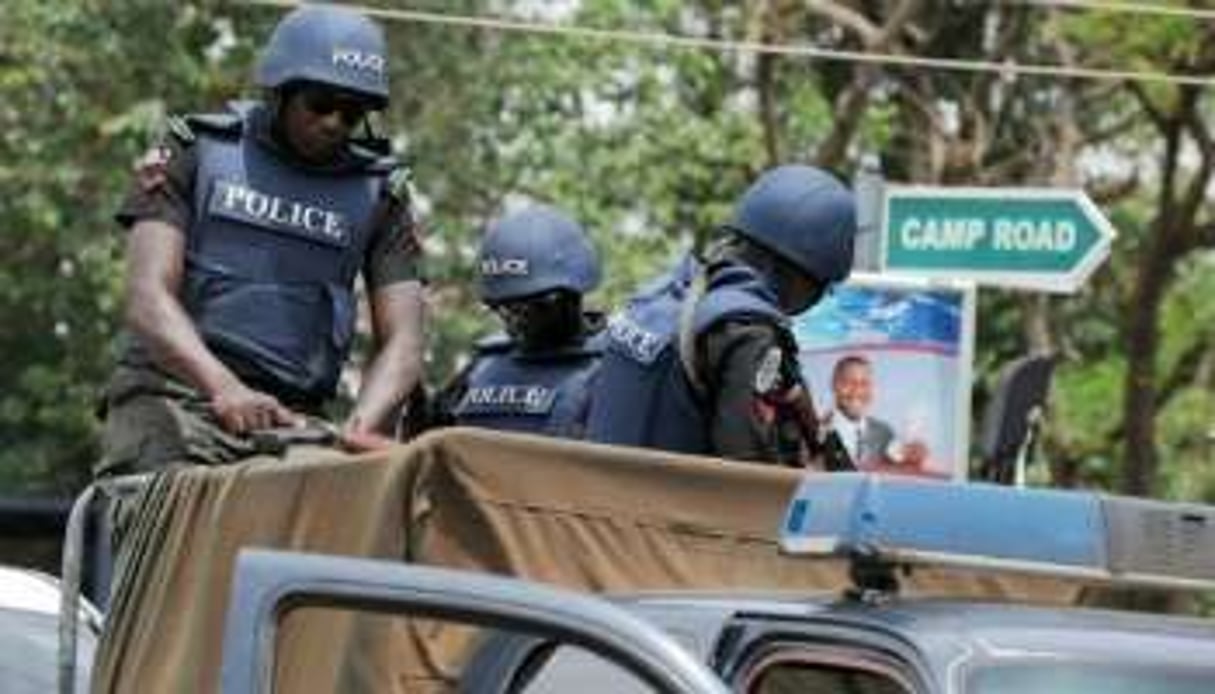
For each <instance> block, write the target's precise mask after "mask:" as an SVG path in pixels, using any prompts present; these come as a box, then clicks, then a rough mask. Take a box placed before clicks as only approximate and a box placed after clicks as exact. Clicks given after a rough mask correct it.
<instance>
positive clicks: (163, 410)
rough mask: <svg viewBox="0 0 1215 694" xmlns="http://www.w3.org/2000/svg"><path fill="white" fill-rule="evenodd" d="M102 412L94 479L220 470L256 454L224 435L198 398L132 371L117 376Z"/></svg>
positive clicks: (245, 444)
mask: <svg viewBox="0 0 1215 694" xmlns="http://www.w3.org/2000/svg"><path fill="white" fill-rule="evenodd" d="M105 410H106V415H105V427H104V430H103V433H102V459H101V462H100V463H99V464H98V466H97V467H96V468H95V469H94V474H95V476H97V477H108V476H114V475H129V474H136V473H143V472H156V471H159V470H162V469H165V468H167V467H173V466H178V465H224V464H227V463H232V462H235V461H237V460H240V459H242V458H246V457H248V456H250V455H253V454H254V452H255V451H254V447H253V444H252V442H251V441H249V440H248V439H246V438H243V437H238V436H234V435H232V434H229V433H228V432H227V431H225V430H224V428H223V427H222V426H221V425H220V422H219V420H218V419H217V418H216V417H215V415H214V413H212V411H211V408H210V404H209V403H208V402H207V400H206V399H205V398H203V397H202V395H201V394H199V393H198V392H196V391H194V390H193V389H191V388H189V387H187V386H185V385H182V384H180V383H177V382H174V381H171V380H167V379H161V380H158V381H156V382H150V379H149V378H148V377H147V375H146V374H144V373H142V372H139V371H135V370H133V369H132V370H124V369H120V370H119V371H118V372H116V373H115V376H114V378H113V380H112V381H111V384H110V388H109V390H108V392H107V394H106V403H105Z"/></svg>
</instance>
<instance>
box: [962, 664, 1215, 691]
mask: <svg viewBox="0 0 1215 694" xmlns="http://www.w3.org/2000/svg"><path fill="white" fill-rule="evenodd" d="M966 691H967V694H1023V692H1052V694H1209V693H1210V692H1211V691H1215V667H1190V666H1167V665H1147V664H1144V665H1135V664H1114V663H1093V662H1085V663H1075V662H1067V663H1057V662H1032V663H1027V662H1023V661H1022V662H1015V663H1013V662H1009V663H1000V664H994V665H986V666H982V667H980V668H978V669H976V670H975V671H974V673H973V674H972V675H971V676H970V680H969V686H968V687H967V688H966Z"/></svg>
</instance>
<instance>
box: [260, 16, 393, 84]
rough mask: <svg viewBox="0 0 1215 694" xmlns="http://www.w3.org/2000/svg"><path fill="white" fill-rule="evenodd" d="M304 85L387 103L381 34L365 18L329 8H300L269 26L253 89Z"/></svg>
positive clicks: (386, 65) (386, 75) (386, 66)
mask: <svg viewBox="0 0 1215 694" xmlns="http://www.w3.org/2000/svg"><path fill="white" fill-rule="evenodd" d="M295 81H308V82H318V83H320V84H325V85H330V86H333V87H340V88H342V89H347V90H349V91H352V92H355V93H358V94H361V95H363V96H366V97H369V98H370V99H371V100H372V101H373V102H375V103H376V105H377V106H378V107H380V108H382V107H384V106H385V105H387V103H388V54H387V46H386V44H385V42H384V32H383V31H382V30H381V29H380V27H379V25H378V24H376V23H375V22H373V21H371V20H370V19H368V18H367V17H364V16H363V15H361V14H359V13H358V12H355V11H354V10H350V9H347V8H344V7H338V6H334V5H303V6H301V7H298V8H296V9H294V10H292V11H291V12H290V13H289V14H287V16H286V17H283V19H282V20H281V21H280V22H279V23H278V26H276V27H274V33H273V34H271V36H270V41H269V42H268V43H267V44H266V48H265V50H263V51H262V56H261V61H260V62H259V63H258V66H257V84H258V86H262V87H267V88H270V89H277V88H279V87H282V86H283V85H285V84H287V83H289V82H295Z"/></svg>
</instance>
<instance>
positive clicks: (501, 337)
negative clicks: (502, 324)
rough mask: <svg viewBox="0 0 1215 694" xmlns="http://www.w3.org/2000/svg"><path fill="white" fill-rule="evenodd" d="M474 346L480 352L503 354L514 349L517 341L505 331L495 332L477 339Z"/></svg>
mask: <svg viewBox="0 0 1215 694" xmlns="http://www.w3.org/2000/svg"><path fill="white" fill-rule="evenodd" d="M473 347H474V349H476V351H477V353H479V354H501V353H503V352H509V351H510V350H512V349H514V347H515V341H514V340H512V339H510V336H509V335H507V334H505V333H494V334H493V335H490V336H489V337H483V338H481V339H480V340H477V343H476V344H475V345H474V346H473Z"/></svg>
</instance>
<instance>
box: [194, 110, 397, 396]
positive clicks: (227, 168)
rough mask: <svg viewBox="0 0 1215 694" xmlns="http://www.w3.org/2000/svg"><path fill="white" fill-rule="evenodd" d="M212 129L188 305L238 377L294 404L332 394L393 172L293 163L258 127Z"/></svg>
mask: <svg viewBox="0 0 1215 694" xmlns="http://www.w3.org/2000/svg"><path fill="white" fill-rule="evenodd" d="M252 130H253V124H252V122H250V117H249V116H246V117H245V122H244V124H243V127H242V128H241V129H240V132H239V134H238V133H230V134H229V133H209V132H208V133H201V134H200V136H199V138H198V140H197V143H196V147H197V151H198V170H197V177H196V180H195V198H194V219H193V222H192V224H191V226H190V229H189V231H188V244H187V248H188V250H187V257H186V284H185V296H184V302H183V303H184V304H185V306H186V310H187V311H188V312H189V313H190V315H191V316H192V317H193V319H194V322H195V325H196V326H197V328H198V330H199V332H200V334H201V335H202V338H203V340H204V341H205V342H206V343H207V346H208V347H209V348H210V349H211V350H212V351H213V352H215V354H216V355H217V356H218V357H219V358H220V359H221V360H222V361H223V362H224V363H225V364H226V365H227V366H228V367H229V368H231V369H232V370H233V371H234V372H235V373H236V374H237V375H238V376H240V377H241V378H242V380H245V381H246V382H248V383H250V384H251V385H253V386H254V387H258V388H261V389H264V390H267V391H268V392H270V393H272V394H274V395H276V396H278V397H280V398H282V399H285V400H287V401H288V402H292V401H302V402H317V401H320V400H323V399H325V398H328V397H330V396H332V394H333V392H334V390H335V388H336V386H337V381H338V376H339V373H340V371H341V366H342V364H343V362H344V361H345V360H346V356H347V354H348V352H349V348H350V343H351V338H352V336H353V334H354V323H355V300H354V295H353V286H354V281H355V278H356V276H357V275H358V272H359V270H360V268H361V266H362V263H363V258H364V255H365V253H366V250H367V247H368V245H369V243H370V238H371V233H372V228H371V227H372V216H373V211H374V209H375V207H376V204H377V202H378V200H379V197H380V192H381V189H382V186H383V180H384V178H383V176H384V172H383V171H382V170H377V169H376V168H374V167H372V166H365V167H361V168H360V167H356V168H352V169H348V170H342V171H333V172H327V171H315V170H308V169H302V168H299V167H293V166H290V165H288V164H286V163H284V162H283V161H282V160H281V159H280V158H279V155H276V154H275V153H274V152H272V151H270V150H269V148H268V146H267V145H266V144H264V143H262V142H260V141H259V138H258V137H257V135H256V134H255V133H253V132H252Z"/></svg>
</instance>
